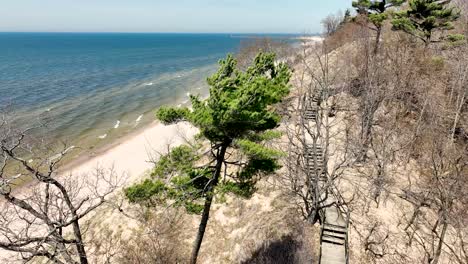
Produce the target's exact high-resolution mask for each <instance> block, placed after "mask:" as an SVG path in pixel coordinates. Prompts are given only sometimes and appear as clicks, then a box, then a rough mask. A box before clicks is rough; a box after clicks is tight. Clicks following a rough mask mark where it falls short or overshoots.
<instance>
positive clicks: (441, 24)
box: [392, 0, 460, 46]
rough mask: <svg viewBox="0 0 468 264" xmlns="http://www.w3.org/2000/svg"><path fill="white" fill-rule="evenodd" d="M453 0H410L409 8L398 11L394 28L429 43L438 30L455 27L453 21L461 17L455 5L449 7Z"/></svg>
mask: <svg viewBox="0 0 468 264" xmlns="http://www.w3.org/2000/svg"><path fill="white" fill-rule="evenodd" d="M450 2H451V0H445V1H440V0H410V2H409V9H408V10H405V11H402V12H398V13H396V14H395V18H394V19H393V21H392V25H393V29H394V30H401V31H404V32H406V33H408V34H410V35H413V36H415V37H417V38H418V39H420V40H422V41H423V42H424V43H425V45H426V46H427V45H429V44H430V43H431V42H433V41H434V40H433V39H432V37H433V33H434V32H435V31H437V30H449V29H452V28H453V25H452V23H451V22H453V21H455V20H457V19H458V18H459V17H460V12H459V11H458V10H457V9H456V8H455V7H449V6H448V4H449V3H450Z"/></svg>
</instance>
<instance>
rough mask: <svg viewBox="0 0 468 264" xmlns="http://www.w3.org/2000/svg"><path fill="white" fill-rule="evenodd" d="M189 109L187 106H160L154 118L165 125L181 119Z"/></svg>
mask: <svg viewBox="0 0 468 264" xmlns="http://www.w3.org/2000/svg"><path fill="white" fill-rule="evenodd" d="M189 112H190V111H189V110H188V109H187V108H180V109H177V108H172V107H161V108H160V109H159V110H158V111H157V112H156V118H157V119H158V120H160V121H161V122H163V123H164V124H165V125H168V124H171V123H174V122H178V121H182V120H184V118H185V117H186V116H187V115H188V113H189Z"/></svg>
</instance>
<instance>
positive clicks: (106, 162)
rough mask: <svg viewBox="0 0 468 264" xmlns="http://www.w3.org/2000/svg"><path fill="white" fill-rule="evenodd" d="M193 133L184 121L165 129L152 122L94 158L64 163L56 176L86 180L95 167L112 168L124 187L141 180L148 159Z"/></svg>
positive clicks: (87, 157) (81, 158) (179, 142)
mask: <svg viewBox="0 0 468 264" xmlns="http://www.w3.org/2000/svg"><path fill="white" fill-rule="evenodd" d="M197 132H198V130H197V129H196V128H194V127H192V126H191V125H189V124H188V123H186V122H181V123H178V124H174V125H168V126H166V125H164V124H162V123H160V122H157V121H153V122H152V123H151V124H149V125H148V126H146V127H142V128H141V129H139V130H138V131H135V132H133V133H130V134H128V135H125V136H123V137H122V138H120V139H118V140H116V141H115V142H113V143H111V144H109V145H107V146H105V147H103V148H101V149H99V150H97V151H96V155H94V156H92V157H89V156H83V157H79V158H77V159H74V160H72V161H70V162H69V163H67V164H64V165H63V166H62V167H61V168H60V169H59V170H58V171H57V174H58V175H59V176H58V177H60V176H64V175H75V176H78V177H87V176H89V175H87V174H91V173H92V172H93V170H95V169H96V168H103V169H109V168H113V169H114V170H115V173H116V174H118V175H124V174H125V175H126V183H125V184H128V183H129V182H133V181H135V180H137V179H138V178H141V177H142V176H143V175H144V174H145V172H147V171H148V170H150V169H151V168H152V166H153V164H152V163H151V160H152V159H155V158H158V156H159V154H160V153H164V152H167V150H168V149H170V148H173V147H175V146H178V145H180V144H183V143H184V142H185V141H188V140H191V139H192V138H193V136H194V135H195V134H196V133H197ZM125 184H124V185H125ZM122 187H123V186H122Z"/></svg>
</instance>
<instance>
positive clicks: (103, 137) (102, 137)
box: [98, 134, 107, 139]
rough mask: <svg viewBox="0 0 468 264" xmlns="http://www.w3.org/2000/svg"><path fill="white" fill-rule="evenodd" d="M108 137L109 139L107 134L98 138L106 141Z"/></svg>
mask: <svg viewBox="0 0 468 264" xmlns="http://www.w3.org/2000/svg"><path fill="white" fill-rule="evenodd" d="M106 137H107V134H104V135H101V136H99V137H98V138H100V139H105V138H106Z"/></svg>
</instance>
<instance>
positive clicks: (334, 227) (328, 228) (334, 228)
mask: <svg viewBox="0 0 468 264" xmlns="http://www.w3.org/2000/svg"><path fill="white" fill-rule="evenodd" d="M322 229H323V230H324V231H329V232H332V233H339V234H346V233H347V230H346V227H345V226H338V225H333V224H329V223H325V224H323V227H322Z"/></svg>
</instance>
